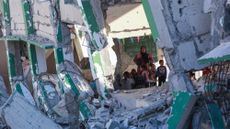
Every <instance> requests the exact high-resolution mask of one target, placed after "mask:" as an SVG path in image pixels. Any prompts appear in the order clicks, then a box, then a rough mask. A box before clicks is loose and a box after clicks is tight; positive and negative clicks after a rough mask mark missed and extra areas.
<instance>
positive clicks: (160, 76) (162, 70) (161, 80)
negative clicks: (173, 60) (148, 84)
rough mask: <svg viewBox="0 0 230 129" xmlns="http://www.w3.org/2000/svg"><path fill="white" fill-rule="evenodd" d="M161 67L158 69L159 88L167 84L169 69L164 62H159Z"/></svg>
mask: <svg viewBox="0 0 230 129" xmlns="http://www.w3.org/2000/svg"><path fill="white" fill-rule="evenodd" d="M159 64H160V66H159V67H158V68H157V72H156V76H157V77H158V86H161V85H162V84H163V83H165V80H166V77H167V69H166V67H165V66H164V61H163V60H160V61H159Z"/></svg>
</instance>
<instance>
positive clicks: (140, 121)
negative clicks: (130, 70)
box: [88, 83, 172, 129]
mask: <svg viewBox="0 0 230 129" xmlns="http://www.w3.org/2000/svg"><path fill="white" fill-rule="evenodd" d="M147 91H149V92H148V93H146V92H147ZM144 92H145V93H146V94H144ZM112 96H113V97H112V98H111V99H112V100H113V101H112V102H113V103H112V104H111V105H110V106H109V107H108V106H107V107H100V108H98V109H97V110H96V113H95V116H94V117H92V118H90V119H89V121H88V124H89V125H90V126H91V127H93V126H96V124H98V122H100V123H101V125H103V128H106V129H108V128H109V129H110V128H111V129H116V128H119V129H131V128H138V129H139V128H140V129H152V128H154V127H155V128H157V129H158V128H160V129H164V128H165V126H166V125H167V119H168V117H169V115H170V106H171V104H172V92H171V90H170V88H169V87H168V85H167V83H166V84H165V85H164V86H162V87H152V88H146V89H139V90H130V91H128V92H126V91H120V92H118V93H113V95H112ZM135 99H138V100H137V102H134V100H135ZM128 101H130V102H128ZM132 101H133V102H132ZM121 103H122V104H121ZM138 103H141V104H138ZM128 105H131V106H128ZM102 106H103V105H102ZM132 106H133V107H132Z"/></svg>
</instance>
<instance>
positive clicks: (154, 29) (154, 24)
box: [142, 0, 159, 40]
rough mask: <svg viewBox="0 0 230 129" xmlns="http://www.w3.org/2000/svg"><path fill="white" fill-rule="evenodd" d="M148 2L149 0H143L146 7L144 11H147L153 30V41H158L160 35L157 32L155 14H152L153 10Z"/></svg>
mask: <svg viewBox="0 0 230 129" xmlns="http://www.w3.org/2000/svg"><path fill="white" fill-rule="evenodd" d="M148 1H149V0H142V4H143V7H144V11H145V14H146V17H147V20H148V23H149V26H150V28H151V32H152V36H153V39H154V40H156V39H157V38H158V36H159V34H158V31H157V26H156V23H155V20H154V17H153V14H152V10H151V7H150V5H149V2H148Z"/></svg>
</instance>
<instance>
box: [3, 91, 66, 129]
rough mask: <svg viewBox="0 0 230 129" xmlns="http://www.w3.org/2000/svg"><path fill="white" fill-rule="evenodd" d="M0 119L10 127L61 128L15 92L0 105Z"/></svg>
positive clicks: (33, 128) (27, 128)
mask: <svg viewBox="0 0 230 129" xmlns="http://www.w3.org/2000/svg"><path fill="white" fill-rule="evenodd" d="M1 120H3V122H4V123H5V125H6V128H8V127H9V128H11V129H62V127H61V126H59V125H58V124H56V123H54V122H53V121H52V120H51V119H49V118H47V117H46V116H45V115H44V114H42V113H41V112H40V111H39V110H37V109H36V108H35V107H34V106H33V105H31V104H30V103H29V102H28V101H27V100H25V98H24V97H23V96H21V95H20V94H19V93H17V92H14V93H13V94H12V95H11V96H10V98H9V99H8V100H7V102H6V103H5V104H4V105H3V106H2V107H1Z"/></svg>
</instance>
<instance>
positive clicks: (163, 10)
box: [143, 0, 225, 91]
mask: <svg viewBox="0 0 230 129" xmlns="http://www.w3.org/2000/svg"><path fill="white" fill-rule="evenodd" d="M204 2H207V0H157V1H152V0H143V4H144V8H145V11H146V14H148V15H147V18H148V20H149V23H151V24H152V23H154V24H152V26H151V24H150V26H151V28H152V29H157V30H158V34H156V35H157V37H158V47H159V48H162V49H163V51H164V55H165V58H166V61H167V64H168V66H169V68H170V70H171V73H170V83H171V84H172V85H173V87H174V88H175V90H189V91H192V90H193V88H192V85H191V83H190V81H189V80H188V77H187V75H186V74H185V72H186V71H190V70H199V69H201V68H204V67H205V65H201V64H199V63H198V62H197V59H198V58H199V57H201V56H202V55H204V54H206V53H207V52H209V51H210V50H212V49H213V48H215V47H216V46H217V45H218V44H219V41H220V35H221V32H220V31H221V28H220V22H219V20H220V17H221V16H223V12H224V11H223V10H224V7H223V5H224V2H225V0H222V1H211V0H209V2H211V4H205V3H204ZM207 6H208V7H207ZM209 6H210V7H209ZM207 8H210V9H211V10H210V11H209V12H205V11H204V9H207ZM152 15H153V17H152Z"/></svg>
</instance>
